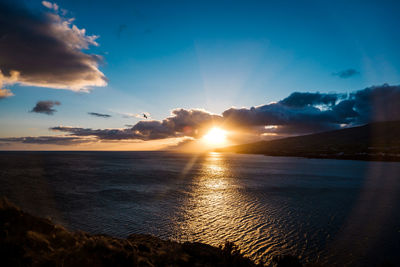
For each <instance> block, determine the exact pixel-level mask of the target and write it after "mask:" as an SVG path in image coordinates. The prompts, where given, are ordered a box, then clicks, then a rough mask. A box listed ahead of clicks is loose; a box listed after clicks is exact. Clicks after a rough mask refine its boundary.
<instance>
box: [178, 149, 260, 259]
mask: <svg viewBox="0 0 400 267" xmlns="http://www.w3.org/2000/svg"><path fill="white" fill-rule="evenodd" d="M199 164H200V166H201V167H200V169H199V172H198V175H197V176H195V178H194V179H195V180H194V181H193V183H192V184H193V188H192V191H191V192H190V193H189V197H188V198H187V200H186V202H185V203H184V207H182V211H183V212H184V214H183V215H182V216H183V220H182V221H180V222H179V224H178V225H177V232H178V233H177V234H178V235H179V234H180V235H182V236H180V237H178V239H179V238H180V239H181V241H185V240H188V241H201V242H205V243H208V244H211V245H214V246H219V245H221V244H223V243H224V242H225V241H232V242H235V243H236V244H238V245H239V247H240V248H241V249H242V251H243V252H245V253H246V252H248V251H247V248H248V247H249V246H248V245H249V244H250V242H254V240H256V239H257V238H260V236H261V235H263V234H265V231H266V230H265V229H264V230H262V231H258V232H256V233H258V234H256V235H254V229H256V228H259V225H260V224H261V222H259V221H258V220H256V219H254V217H253V215H254V214H255V213H257V211H255V208H256V207H254V205H247V204H246V205H241V203H253V201H249V200H247V199H246V196H245V194H243V193H241V192H240V190H241V189H242V186H241V185H240V181H239V180H238V178H237V177H236V176H235V175H234V173H232V172H231V171H230V165H229V162H228V161H227V159H226V157H225V156H224V154H220V153H215V152H212V153H209V154H207V155H206V156H205V157H204V158H203V159H202V160H201V162H200V163H199ZM262 223H263V224H265V221H263V222H262ZM248 231H252V232H253V233H252V234H251V235H247V234H246V233H247V232H248ZM182 239H183V240H182Z"/></svg>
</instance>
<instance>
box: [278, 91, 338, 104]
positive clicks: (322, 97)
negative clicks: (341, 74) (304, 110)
mask: <svg viewBox="0 0 400 267" xmlns="http://www.w3.org/2000/svg"><path fill="white" fill-rule="evenodd" d="M343 96H344V95H338V94H336V93H331V94H320V93H318V92H317V93H300V92H294V93H292V94H291V95H290V96H288V97H286V98H285V99H283V100H281V101H279V103H281V104H283V105H285V106H288V107H306V106H315V105H330V106H332V105H334V104H335V103H336V101H337V100H338V99H339V98H341V97H343Z"/></svg>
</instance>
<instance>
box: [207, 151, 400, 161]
mask: <svg viewBox="0 0 400 267" xmlns="http://www.w3.org/2000/svg"><path fill="white" fill-rule="evenodd" d="M215 152H220V153H227V151H218V150H215ZM228 153H236V154H244V155H263V156H268V157H290V158H307V159H337V160H359V161H377V162H400V156H370V155H287V154H266V153H251V152H228Z"/></svg>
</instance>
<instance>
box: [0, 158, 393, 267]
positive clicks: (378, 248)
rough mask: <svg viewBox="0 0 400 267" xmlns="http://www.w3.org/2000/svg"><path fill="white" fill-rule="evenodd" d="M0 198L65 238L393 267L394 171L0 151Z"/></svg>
mask: <svg viewBox="0 0 400 267" xmlns="http://www.w3.org/2000/svg"><path fill="white" fill-rule="evenodd" d="M0 196H5V197H7V198H8V199H10V200H11V201H12V202H14V203H15V204H17V205H19V206H20V207H21V208H23V209H24V210H26V211H28V212H30V213H33V214H35V215H38V216H42V217H49V218H51V219H52V220H53V221H55V222H57V223H60V224H62V225H64V226H65V227H66V228H67V229H69V230H83V231H86V232H89V233H92V234H107V235H112V236H116V237H127V236H128V235H130V234H133V233H142V234H152V235H155V236H158V237H160V238H163V239H170V240H175V241H179V242H186V241H191V242H204V243H207V244H210V245H214V246H219V245H223V244H224V243H225V242H226V241H230V242H234V243H235V244H236V245H237V246H238V247H239V249H240V250H241V252H242V253H244V254H245V255H246V256H248V257H250V258H251V259H253V260H255V261H256V262H262V263H265V264H270V263H271V260H272V259H273V257H274V256H277V255H295V256H297V257H299V258H300V259H301V261H302V262H303V263H307V262H318V263H321V264H326V265H329V266H376V265H380V264H383V263H391V264H393V265H394V266H395V265H398V264H400V253H399V251H400V163H396V162H367V161H353V160H330V159H306V158H296V157H268V156H263V155H242V154H230V153H216V152H209V153H204V154H187V153H172V152H162V151H157V152H0Z"/></svg>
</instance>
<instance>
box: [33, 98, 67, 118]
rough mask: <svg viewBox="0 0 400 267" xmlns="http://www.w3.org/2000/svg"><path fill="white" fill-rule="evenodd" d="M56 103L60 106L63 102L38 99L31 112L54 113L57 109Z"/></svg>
mask: <svg viewBox="0 0 400 267" xmlns="http://www.w3.org/2000/svg"><path fill="white" fill-rule="evenodd" d="M55 105H57V106H59V105H61V103H60V102H59V101H38V102H37V103H36V106H34V107H33V109H32V110H31V112H35V113H44V114H47V115H53V114H54V112H56V111H57V110H55V109H54V108H53V107H54V106H55Z"/></svg>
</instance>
